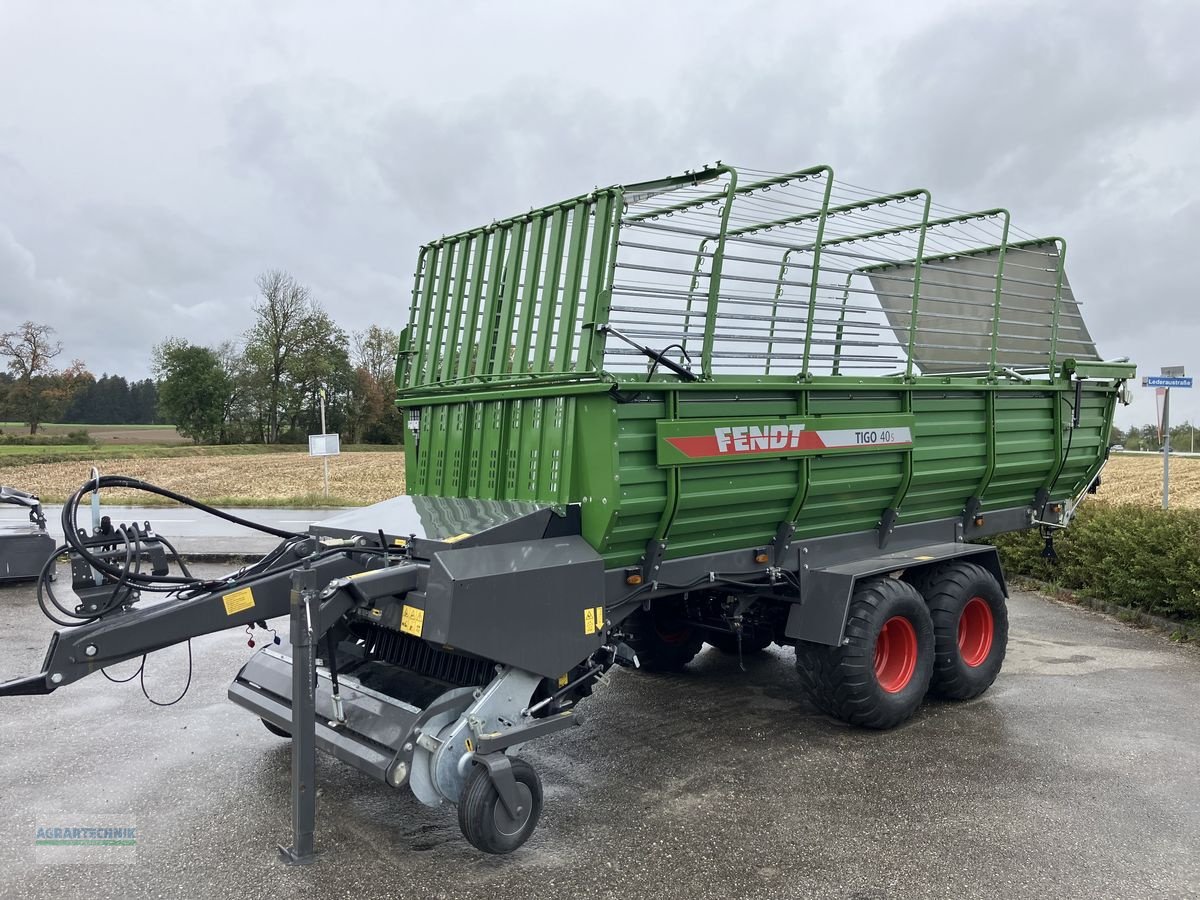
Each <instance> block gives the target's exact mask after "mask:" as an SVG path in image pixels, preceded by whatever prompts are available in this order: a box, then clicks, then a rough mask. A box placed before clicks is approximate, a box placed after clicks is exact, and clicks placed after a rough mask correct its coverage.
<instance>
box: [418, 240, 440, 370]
mask: <svg viewBox="0 0 1200 900" xmlns="http://www.w3.org/2000/svg"><path fill="white" fill-rule="evenodd" d="M441 252H442V250H441V247H438V246H433V247H430V248H429V252H428V253H427V254H426V256H425V275H424V278H423V283H422V285H421V310H420V313H419V315H418V317H417V327H416V329H415V330H414V331H413V355H412V369H411V371H412V383H413V384H415V385H420V384H424V383H425V379H424V377H423V376H422V373H423V372H424V369H425V353H426V350H427V348H428V346H429V340H428V334H429V311H430V309H431V308H432V306H433V290H434V287H435V285H436V282H437V278H436V277H435V275H434V273H435V272H436V271H437V265H438V257H439V255H440V254H441Z"/></svg>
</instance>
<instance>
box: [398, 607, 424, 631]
mask: <svg viewBox="0 0 1200 900" xmlns="http://www.w3.org/2000/svg"><path fill="white" fill-rule="evenodd" d="M424 627H425V610H423V609H418V608H417V607H415V606H407V605H406V606H405V607H404V609H403V610H401V612H400V630H401V631H403V632H404V633H405V634H411V635H412V636H413V637H420V636H421V631H422V629H423V628H424Z"/></svg>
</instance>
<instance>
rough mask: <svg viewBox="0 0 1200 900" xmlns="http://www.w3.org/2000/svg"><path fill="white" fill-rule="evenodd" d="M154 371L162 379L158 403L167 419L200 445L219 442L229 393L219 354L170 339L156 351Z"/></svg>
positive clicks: (181, 432)
mask: <svg viewBox="0 0 1200 900" xmlns="http://www.w3.org/2000/svg"><path fill="white" fill-rule="evenodd" d="M154 371H155V374H156V375H158V377H159V379H160V381H159V386H158V401H159V406H160V408H161V409H162V412H163V415H164V417H165V418H167V419H168V420H169V421H171V422H173V423H174V424H175V427H176V428H178V429H179V433H180V434H182V435H183V436H184V437H190V438H191V439H192V440H193V441H194V442H195V443H197V444H198V443H200V442H201V441H214V440H216V439H217V438H218V437H219V436H220V433H221V426H222V424H223V421H224V416H223V413H224V404H225V400H226V397H227V395H228V392H229V384H228V377H227V376H226V374H225V371H224V369H223V368H222V366H221V360H220V359H219V358H218V356H217V354H216V352H215V351H213V350H210V349H209V348H208V347H200V346H197V345H195V344H189V343H187V342H186V341H183V340H179V339H178V338H168V339H167V340H166V341H164V342H163V343H162V344H159V345H158V346H157V347H155V348H154Z"/></svg>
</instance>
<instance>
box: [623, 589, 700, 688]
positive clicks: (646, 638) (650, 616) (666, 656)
mask: <svg viewBox="0 0 1200 900" xmlns="http://www.w3.org/2000/svg"><path fill="white" fill-rule="evenodd" d="M672 607H673V604H671V603H669V602H668V603H662V602H659V603H653V604H651V606H650V609H648V610H646V609H639V610H638V611H637V612H635V613H634V614H633V615H632V616H630V617H629V618H628V619H627V620H626V621H625V630H626V631H627V632H628V633H629V646H630V647H632V648H633V652H634V653H636V654H637V658H638V666H639V668H641V669H643V670H645V671H647V672H679V671H681V670H682V669H683V667H684V666H686V665H687V664H688V663H690V662H691V661H692V660H693V659H694V658H695V656H696V654H697V653H699V652H700V648H701V647H703V646H704V638H703V637H701V636H700V630H699V629H698V628H693V627H692V626H691V625H689V624H688V623H687V622H685V621H683V620H682V619H680V618H679V617H678V615H677V614H676V613H675V610H674V609H673V608H672Z"/></svg>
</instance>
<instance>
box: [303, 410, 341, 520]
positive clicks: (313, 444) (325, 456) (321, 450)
mask: <svg viewBox="0 0 1200 900" xmlns="http://www.w3.org/2000/svg"><path fill="white" fill-rule="evenodd" d="M341 452H342V440H341V437H340V436H339V435H336V434H326V432H325V388H321V433H320V434H310V435H309V436H308V455H309V456H320V457H322V459H321V464H322V466H323V468H324V470H325V478H324V484H325V496H326V497H328V496H329V457H331V456H337V455H338V454H340V453H341Z"/></svg>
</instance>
